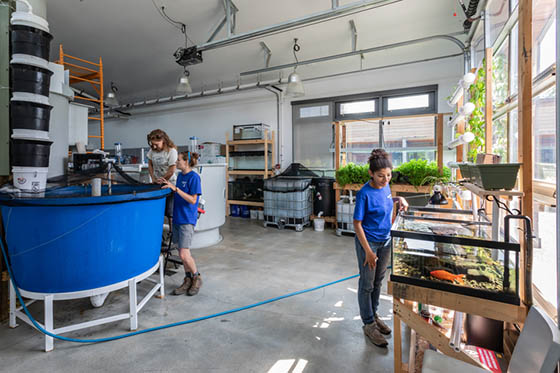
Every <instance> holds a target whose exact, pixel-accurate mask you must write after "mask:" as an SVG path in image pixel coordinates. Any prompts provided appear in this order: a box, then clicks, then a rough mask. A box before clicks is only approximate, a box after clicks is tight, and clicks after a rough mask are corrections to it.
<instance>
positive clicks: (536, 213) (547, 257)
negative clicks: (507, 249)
mask: <svg viewBox="0 0 560 373" xmlns="http://www.w3.org/2000/svg"><path fill="white" fill-rule="evenodd" d="M533 230H534V234H535V235H536V236H537V240H536V243H537V245H536V246H537V247H536V250H533V283H534V284H535V286H536V287H537V288H538V289H539V290H540V292H541V293H542V295H543V297H544V299H546V300H547V301H548V302H550V303H551V304H552V305H553V306H556V286H557V285H556V281H555V279H556V238H557V230H556V208H554V207H549V206H544V205H542V204H539V203H534V204H533Z"/></svg>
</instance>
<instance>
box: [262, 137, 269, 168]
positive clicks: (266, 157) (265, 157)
mask: <svg viewBox="0 0 560 373" xmlns="http://www.w3.org/2000/svg"><path fill="white" fill-rule="evenodd" d="M268 168H269V167H268V130H264V176H263V177H264V178H265V179H267V178H268Z"/></svg>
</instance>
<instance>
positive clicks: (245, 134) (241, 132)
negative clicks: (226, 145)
mask: <svg viewBox="0 0 560 373" xmlns="http://www.w3.org/2000/svg"><path fill="white" fill-rule="evenodd" d="M265 130H268V131H269V132H270V126H268V125H266V124H263V123H256V124H240V125H236V126H233V139H234V140H264V131H265Z"/></svg>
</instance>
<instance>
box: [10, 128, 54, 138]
mask: <svg viewBox="0 0 560 373" xmlns="http://www.w3.org/2000/svg"><path fill="white" fill-rule="evenodd" d="M12 130H13V132H14V133H13V134H12V136H11V137H12V139H21V140H29V139H33V140H47V141H48V140H50V139H49V132H48V131H38V130H29V129H22V128H13V129H12Z"/></svg>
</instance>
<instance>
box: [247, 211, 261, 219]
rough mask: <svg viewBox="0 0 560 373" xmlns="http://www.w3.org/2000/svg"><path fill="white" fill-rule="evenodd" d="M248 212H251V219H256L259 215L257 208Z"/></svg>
mask: <svg viewBox="0 0 560 373" xmlns="http://www.w3.org/2000/svg"><path fill="white" fill-rule="evenodd" d="M249 214H251V219H257V218H258V217H259V212H258V211H257V210H251V211H249Z"/></svg>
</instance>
